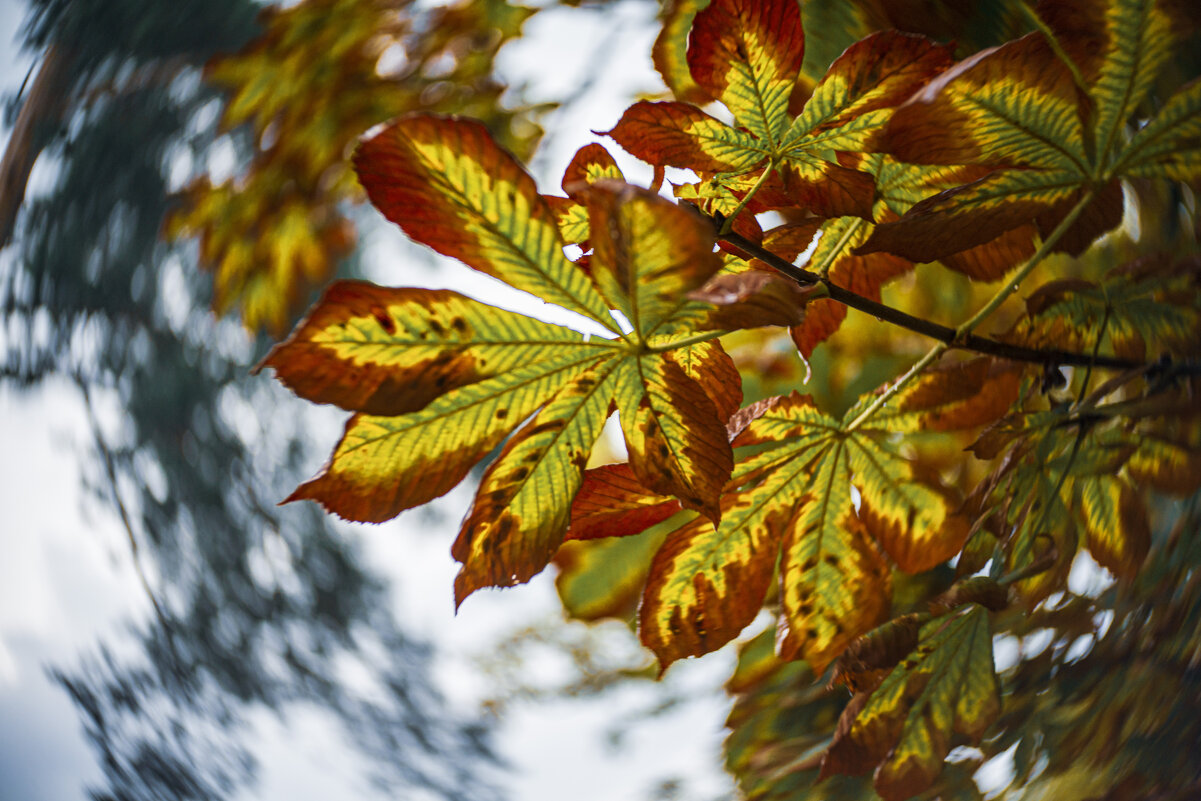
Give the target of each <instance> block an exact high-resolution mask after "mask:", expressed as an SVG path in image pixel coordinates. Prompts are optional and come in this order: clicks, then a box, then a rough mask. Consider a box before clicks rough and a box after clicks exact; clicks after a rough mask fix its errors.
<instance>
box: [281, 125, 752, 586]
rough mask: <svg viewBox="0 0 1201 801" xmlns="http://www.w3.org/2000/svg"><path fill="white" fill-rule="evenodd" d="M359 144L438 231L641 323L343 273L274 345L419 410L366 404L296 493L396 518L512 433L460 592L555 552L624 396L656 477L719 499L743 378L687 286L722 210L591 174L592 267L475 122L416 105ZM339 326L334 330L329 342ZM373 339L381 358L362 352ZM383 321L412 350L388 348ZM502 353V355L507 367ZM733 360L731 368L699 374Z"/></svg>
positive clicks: (423, 230) (485, 491)
mask: <svg viewBox="0 0 1201 801" xmlns="http://www.w3.org/2000/svg"><path fill="white" fill-rule="evenodd" d="M357 164H358V166H359V168H360V169H361V170H363V171H364V179H363V180H364V183H365V184H366V185H367V186H368V188H369V191H370V192H371V194H372V197H373V199H374V200H375V201H376V202H377V203H379V204H381V205H382V206H383V207H384V209H385V211H386V212H387V213H388V215H389V216H390V217H391V218H392V219H393V220H394V221H396V222H397V223H398V224H400V225H401V227H402V228H404V229H405V230H406V231H408V232H409V233H410V234H412V235H414V236H417V237H418V238H420V239H421V241H424V242H426V244H430V245H431V246H434V247H436V248H438V249H439V250H441V251H442V252H445V253H448V254H453V255H457V256H459V257H460V258H463V259H465V260H467V261H468V262H469V263H470V264H472V265H473V266H476V267H477V268H480V269H482V270H484V271H486V272H490V273H491V274H495V275H498V276H501V277H503V278H507V279H509V280H510V281H511V282H512V283H513V284H514V285H517V286H521V287H524V288H526V289H538V288H541V290H542V291H543V293H544V294H549V295H550V296H552V297H554V298H556V299H558V300H560V301H562V302H564V303H567V305H568V307H569V308H571V309H573V310H576V311H582V312H585V313H588V314H589V315H592V316H594V317H597V318H600V317H601V316H602V312H603V315H604V317H608V318H609V323H608V325H609V326H610V327H611V328H616V323H615V322H614V321H613V319H612V318H611V317H609V313H608V308H610V305H609V304H610V303H611V304H612V307H615V308H618V309H621V310H623V311H624V312H625V313H626V316H627V318H628V319H629V320H630V322H631V323H632V325H633V330H632V331H631V332H629V333H628V334H627V335H625V336H624V337H622V338H621V339H618V340H606V339H601V338H597V339H594V340H591V341H585V340H584V338H583V337H582V336H581V335H580V334H577V333H575V332H571V331H567V330H565V329H556V327H554V326H549V325H547V324H544V323H539V322H536V321H533V320H528V319H525V318H523V317H521V316H520V315H517V314H514V313H512V312H506V311H502V310H499V309H494V308H491V307H488V306H485V305H483V304H479V303H476V302H474V301H469V300H467V299H466V298H462V297H461V296H458V295H456V294H454V293H449V292H431V291H429V290H382V289H379V288H375V287H367V286H366V285H358V284H355V285H344V286H343V287H342V288H341V289H339V290H337V291H336V292H335V293H334V296H333V298H332V299H328V302H327V303H325V304H323V305H321V306H319V307H318V308H317V309H316V310H314V312H313V315H312V316H311V317H310V320H309V321H308V322H306V323H305V324H304V325H302V326H301V327H300V328H299V329H298V331H297V332H296V334H295V335H294V336H293V337H292V339H291V340H290V341H289V342H288V343H286V344H285V345H284V346H283V347H281V349H280V350H279V351H277V353H276V354H275V355H274V356H273V357H272V358H271V359H270V360H269V363H270V364H271V365H272V366H274V367H275V368H276V369H277V370H278V371H280V372H281V373H282V374H283V375H284V376H286V377H287V379H286V380H288V381H289V382H290V383H291V384H293V385H295V386H296V387H297V388H298V389H299V390H300V391H303V392H306V393H308V394H310V395H312V396H313V397H316V398H319V399H322V400H337V401H339V402H345V403H348V404H350V403H361V404H362V405H364V406H370V407H371V408H372V409H383V408H387V410H388V411H404V412H406V413H403V414H399V415H398V416H394V417H389V416H383V415H372V414H357V415H355V416H354V417H353V418H352V419H351V421H350V422H349V423H348V425H347V430H346V433H345V435H344V436H343V438H342V441H341V442H340V443H339V444H338V446H337V448H336V449H335V451H334V454H333V456H332V457H331V460H330V462H329V464H328V465H327V466H326V468H325V470H324V471H323V472H322V473H321V474H320V475H318V476H317V477H316V478H314V479H312V480H311V481H308V482H306V483H305V484H303V485H301V486H300V487H299V488H298V489H297V490H296V492H294V493H293V494H292V496H291V497H290V498H289V500H298V499H312V500H316V501H318V502H320V503H321V504H323V505H324V506H325V507H326V508H328V509H330V510H331V511H334V512H336V513H337V514H339V515H342V516H344V517H348V518H351V519H355V520H362V521H371V522H379V521H382V520H386V519H389V518H391V517H393V516H395V515H396V514H398V513H399V512H401V511H403V510H405V509H408V508H411V507H413V506H416V505H418V504H420V503H424V502H425V501H428V500H430V499H431V498H434V497H437V496H438V495H441V494H442V493H444V492H446V491H447V490H449V489H450V488H451V487H453V486H454V485H455V484H457V483H458V482H459V481H461V480H462V479H463V478H464V477H465V476H466V474H467V472H468V470H469V469H470V468H471V466H472V465H474V464H475V463H477V462H479V461H480V460H481V459H483V458H484V457H485V456H486V455H487V454H488V453H489V452H490V451H491V450H492V449H494V448H495V447H496V446H497V445H499V444H501V442H502V441H504V440H505V438H506V437H509V438H508V441H507V442H506V443H505V445H504V448H503V449H502V450H501V452H500V454H499V456H497V458H496V459H495V460H494V461H493V462H492V463H491V464H490V465H489V466H488V468H487V470H486V471H485V472H484V476H483V479H482V481H481V484H480V487H479V489H478V490H477V493H476V497H475V500H474V502H473V505H472V509H471V511H470V512H469V513H468V515H467V517H466V519H465V521H464V523H463V526H462V529H461V530H460V533H459V537H458V539H457V540H456V542H455V545H454V548H453V549H452V553H453V554H454V555H455V557H456V558H457V559H458V560H459V561H461V562H462V563H463V567H462V569H461V571H460V573H459V576H458V578H457V579H456V583H455V587H456V602H457V603H461V602H462V601H463V599H464V598H465V597H466V596H467V595H469V594H470V593H471V592H473V591H475V590H476V589H479V588H481V587H488V586H510V585H512V584H515V583H518V582H522V581H525V580H527V579H528V578H530V577H531V576H533V575H534V574H536V573H537V572H539V571H540V570H542V568H543V567H545V565H546V564H547V563H548V561H549V560H550V558H551V556H552V555H553V554H554V552H555V550H556V549H557V548H558V547H559V545H560V544H561V542H562V541H563V538H564V536H565V535H566V532H567V529H568V526H569V523H570V520H571V508H572V503H573V501H574V499H575V497H576V495H577V493H578V491H579V490H580V488H581V486H582V484H583V480H584V479H583V472H584V466H585V464H586V463H587V461H588V458H589V454H590V453H591V450H592V447H593V444H594V442H595V440H596V438H597V437H598V436H599V434H600V431H601V428H602V426H603V425H604V422H605V420H606V419H607V418H608V416H609V415H610V413H611V411H612V409H613V408H614V407H616V408H618V409H619V410H620V411H621V416H622V425H623V430H624V432H625V435H626V447H627V449H628V451H629V453H630V464H631V470H632V471H633V474H634V475H635V476H637V477H638V479H639V481H640V483H641V484H642V485H643V486H645V487H646V488H647V489H648V490H650V491H653V492H658V493H660V494H664V493H665V494H669V495H670V494H676V495H678V496H679V497H680V499H681V501H682V502H683V504H684V505H685V506H688V507H689V508H693V509H700V510H703V511H704V512H706V513H707V514H712V515H714V516H715V517H716V515H717V513H718V510H719V508H720V507H719V496H720V492H721V489H722V487H723V486H724V484H725V482H726V480H727V478H728V477H729V474H730V470H731V467H732V455H731V450H730V445H729V440H728V438H727V434H726V427H725V425H726V419H727V418H728V417H729V416H730V415H731V414H732V413H733V411H734V410H735V409H736V408H737V406H738V403H739V402H740V400H741V393H740V391H739V389H738V386H737V384H738V383H739V382H738V381H737V378H738V374H737V371H736V370H735V369H734V367H733V364H732V363H731V362H730V361H729V357H728V356H726V355H725V354H724V352H723V351H722V350H721V348H720V346H719V345H717V344H716V343H704V342H702V343H696V341H695V339H692V340H689V339H688V335H689V334H690V333H691V330H690V329H689V327H688V325H687V319H688V318H689V315H692V314H693V313H694V311H695V310H694V309H692V308H691V306H692V304H691V302H689V301H688V300H687V297H686V296H687V293H688V292H689V291H690V290H691V289H693V288H695V287H697V286H700V285H701V284H703V283H704V282H705V281H706V280H707V279H708V278H709V277H710V276H711V275H712V273H713V272H714V271H716V270H717V269H718V268H720V266H721V262H720V260H719V259H717V257H716V256H714V254H713V252H712V251H713V233H712V229H711V227H710V226H709V225H708V224H707V223H706V222H705V221H703V220H702V219H701V218H699V217H698V216H696V215H695V214H693V213H692V212H691V211H689V210H687V209H682V208H679V207H677V206H675V205H674V204H672V203H670V202H669V201H667V200H665V199H663V198H660V197H658V196H656V195H654V194H652V193H650V192H648V191H646V190H639V189H634V188H632V187H627V186H626V185H624V184H620V183H617V182H614V181H612V180H610V179H607V178H600V179H598V180H597V182H596V183H594V184H592V185H586V186H583V187H581V188H579V189H578V190H575V189H573V191H575V194H576V197H577V198H579V200H580V202H582V203H583V205H584V206H585V207H586V209H587V211H588V214H589V218H590V220H591V223H592V229H593V231H594V232H597V233H596V235H594V237H593V238H594V240H595V242H594V245H595V248H594V253H593V256H592V259H591V271H585V270H583V269H581V268H580V267H579V265H575V264H572V263H571V262H569V261H567V260H566V259H565V257H564V256H563V253H562V240H561V239H560V237H559V234H558V230H557V225H556V223H555V220H554V217H553V213H552V211H551V209H550V207H549V206H548V205H547V203H546V201H545V200H544V199H543V198H542V197H541V196H540V195H538V194H537V192H536V191H535V189H534V184H533V180H532V179H531V178H530V177H529V176H528V175H527V174H526V173H525V172H524V171H523V170H522V169H521V167H520V166H519V165H517V164H516V162H514V161H513V160H512V159H511V157H509V156H508V155H507V154H505V153H504V152H503V151H501V150H500V149H499V148H498V147H497V146H496V145H495V143H493V142H492V141H491V140H490V139H489V138H488V137H487V134H486V133H485V132H484V131H483V129H482V128H480V127H479V126H477V125H475V124H472V123H465V122H460V121H457V120H447V119H443V118H438V117H428V118H418V117H411V118H406V119H403V120H400V121H398V122H396V123H393V124H392V125H391V126H390V127H388V128H386V129H384V130H383V131H382V132H380V133H378V134H376V135H375V136H374V137H373V138H372V139H370V140H368V141H367V142H366V143H364V145H363V147H362V148H361V149H360V151H359V154H358V161H357ZM589 165H592V166H593V167H597V168H598V169H599V171H600V173H602V174H608V172H609V171H611V169H612V165H610V164H608V163H607V160H606V159H605V157H604V156H603V155H602V154H601V152H600V151H599V149H598V148H594V149H591V150H585V152H584V154H583V155H582V156H580V157H579V158H577V159H576V160H575V166H574V167H573V168H572V169H573V170H576V171H578V172H579V173H580V174H582V175H584V176H585V177H587V175H588V174H589V169H590V166H589ZM377 312H378V314H377ZM456 321H457V322H456ZM348 324H352V325H351V327H353V328H354V330H355V334H354V336H353V337H351V340H352V342H351V343H350V344H347V343H346V342H345V341H344V340H345V336H344V331H345V329H346V326H347V325H348ZM402 324H403V327H404V332H405V333H404V334H402V335H399V336H397V335H396V332H397V331H399V330H401V327H402ZM389 327H390V328H392V329H393V330H392V331H391V332H389V331H388V329H389ZM658 329H662V330H663V331H665V332H669V333H667V334H663V333H658V332H657V330H658ZM331 331H332V332H334V333H333V334H332V335H331V334H330V332H331ZM339 332H343V333H339ZM331 336H332V337H333V340H334V345H335V347H334V350H333V351H327V350H322V348H324V347H325V344H324V343H325V341H326V340H329V339H330V337H331ZM673 337H674V338H675V339H682V340H683V342H682V343H681V344H680V345H678V346H677V345H675V344H674V343H675V339H673ZM389 338H391V340H389ZM360 339H361V340H364V341H366V342H367V343H368V345H369V346H370V347H371V348H374V350H372V351H371V352H372V353H376V361H375V362H369V363H368V362H364V361H363V360H362V349H361V346H360V344H359V342H358V340H360ZM381 341H383V342H384V343H385V344H386V343H387V342H388V341H394V343H393V344H395V345H396V346H397V347H398V348H399V350H396V351H394V352H392V353H391V355H390V356H388V355H387V354H384V356H386V358H384V357H381V356H380V353H382V352H380V351H379V348H378V347H377V346H378V344H379V343H380V342H381ZM497 360H499V363H500V365H501V367H502V368H503V371H502V370H499V369H498V371H497V372H496V373H495V374H491V373H489V369H490V368H489V366H488V365H489V364H494V363H496V362H497ZM714 379H717V380H719V381H721V382H722V386H720V387H715V388H713V389H709V390H706V389H705V388H703V387H702V385H701V383H699V382H700V381H706V382H708V381H711V380H714ZM410 409H413V410H415V411H409V410H410ZM531 415H533V419H531V420H529V421H528V422H526V423H525V425H524V426H522V427H521V428H520V429H519V430H517V431H516V433H514V434H512V436H511V437H510V436H509V435H510V432H512V431H513V430H514V429H515V428H517V427H518V426H521V425H522V423H523V422H524V421H526V420H527V419H528V418H530V417H531Z"/></svg>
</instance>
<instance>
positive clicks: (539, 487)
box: [451, 361, 618, 607]
mask: <svg viewBox="0 0 1201 801" xmlns="http://www.w3.org/2000/svg"><path fill="white" fill-rule="evenodd" d="M617 370H618V363H617V362H615V361H608V362H602V363H601V364H599V365H597V366H596V367H594V368H593V369H592V370H589V371H588V372H585V373H583V374H581V375H578V376H577V377H575V378H574V379H573V380H572V381H571V382H570V383H569V384H567V385H566V386H565V387H563V389H561V390H560V391H559V393H558V394H557V395H556V396H555V397H554V398H553V399H552V400H551V401H550V402H549V403H547V404H546V406H545V407H544V408H543V409H542V411H541V412H539V413H538V415H537V416H536V417H535V418H534V419H533V420H532V421H530V422H529V423H528V424H527V425H525V426H524V427H523V428H522V429H521V430H519V431H518V432H517V433H516V434H515V435H514V436H513V437H512V438H511V439H510V440H509V441H508V443H506V445H505V447H504V450H502V451H501V453H500V455H499V456H498V457H497V458H496V461H494V462H493V463H492V464H491V465H490V466H489V467H488V469H487V470H486V471H485V472H484V477H483V478H482V479H481V480H480V487H479V490H478V491H477V492H476V497H475V502H474V503H473V504H472V507H471V512H470V513H469V514H468V515H467V518H466V519H465V520H464V521H463V525H462V527H461V528H460V530H459V537H458V539H456V540H455V543H454V546H453V547H452V548H451V554H452V555H453V556H454V558H455V559H457V560H458V561H459V562H462V563H463V568H462V569H461V570H460V571H459V575H458V576H457V577H456V578H455V606H456V607H457V606H458V605H459V604H461V603H462V602H463V599H464V598H466V597H467V596H468V595H470V594H471V593H472V592H474V591H475V590H477V589H479V588H481V587H504V586H512V585H514V584H518V583H523V582H526V581H528V580H529V579H530V578H531V577H532V576H534V575H536V574H537V573H539V572H540V571H541V570H542V568H544V567H545V566H546V564H547V563H548V562H549V561H550V558H551V556H553V555H554V553H555V551H556V550H557V549H558V547H559V544H560V543H561V542H562V541H563V537H564V534H565V533H566V531H567V525H568V522H569V519H570V513H571V503H572V500H573V499H574V498H575V495H576V493H577V492H578V491H579V488H580V484H581V483H582V482H583V472H584V466H585V465H586V464H587V462H588V455H589V454H590V453H591V452H592V446H593V444H594V443H595V442H596V438H597V437H599V436H600V432H601V428H602V426H603V425H604V422H605V419H606V418H607V417H608V415H609V404H610V398H611V397H612V395H613V391H614V387H615V385H616V383H617V378H616V372H617Z"/></svg>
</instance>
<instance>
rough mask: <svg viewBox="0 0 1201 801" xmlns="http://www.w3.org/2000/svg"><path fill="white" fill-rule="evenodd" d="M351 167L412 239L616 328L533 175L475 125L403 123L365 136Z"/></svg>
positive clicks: (432, 120)
mask: <svg viewBox="0 0 1201 801" xmlns="http://www.w3.org/2000/svg"><path fill="white" fill-rule="evenodd" d="M354 163H355V170H356V172H357V173H358V176H359V180H360V181H361V182H362V184H363V187H364V188H365V189H366V190H367V194H368V196H369V197H370V198H371V202H372V203H373V204H374V205H375V207H376V208H378V209H379V210H380V211H381V212H383V214H384V216H386V217H387V218H388V219H389V220H391V221H392V222H395V223H396V224H398V225H399V226H400V227H401V228H402V229H404V231H405V233H407V234H408V235H409V236H411V237H412V238H413V239H415V240H417V241H418V242H421V243H423V244H425V245H428V246H430V247H432V248H433V249H434V250H436V251H438V252H439V253H442V254H444V255H447V256H452V257H454V258H457V259H459V260H461V261H463V262H464V263H465V264H467V265H468V266H470V267H473V268H475V269H477V270H479V271H481V272H484V273H487V274H488V275H492V276H495V277H496V278H499V279H501V280H502V281H505V282H507V283H509V284H511V285H513V286H514V287H516V288H518V289H521V290H525V291H526V292H530V293H532V294H535V295H538V296H539V297H541V298H543V299H545V300H547V301H548V302H551V303H556V304H559V305H561V306H564V307H565V308H568V309H571V310H572V311H576V312H579V313H581V314H585V315H587V316H589V317H591V318H592V319H594V320H596V321H597V322H599V323H600V324H602V325H604V326H606V327H607V328H609V329H610V330H613V331H616V326H615V324H614V322H613V320H612V318H611V317H610V315H609V313H608V307H606V306H605V302H604V301H603V300H602V299H601V297H600V295H599V294H598V293H597V291H596V289H595V288H594V287H593V286H592V284H591V282H590V281H589V279H588V276H587V275H586V274H585V273H584V272H582V271H581V270H579V269H578V268H577V267H576V266H575V265H573V264H572V263H571V262H570V261H569V260H568V259H567V257H566V256H565V255H564V254H563V240H562V238H561V237H560V236H559V227H558V223H557V221H556V218H555V214H554V212H553V211H551V209H550V207H549V206H548V205H547V203H546V201H545V200H544V199H543V198H542V196H541V195H539V194H538V190H537V187H536V186H535V185H534V180H533V178H531V177H530V176H529V174H527V173H526V172H525V170H524V169H523V168H522V167H521V165H520V164H518V163H517V161H516V160H514V159H513V157H512V156H511V155H509V154H508V153H507V152H505V151H504V150H503V149H501V147H500V146H499V145H497V144H496V143H495V142H494V141H493V140H492V138H491V137H490V136H489V135H488V132H487V131H486V130H485V129H484V127H483V126H482V125H480V124H479V123H476V122H472V121H469V120H458V119H450V118H443V117H434V116H428V115H427V116H411V117H404V118H401V119H399V120H396V121H394V122H392V123H390V124H389V125H388V126H387V127H386V128H384V129H383V130H381V131H379V132H377V133H375V134H374V135H373V136H372V137H371V138H369V139H366V140H364V141H363V142H362V143H361V144H360V145H359V148H358V150H357V151H355V158H354Z"/></svg>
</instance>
